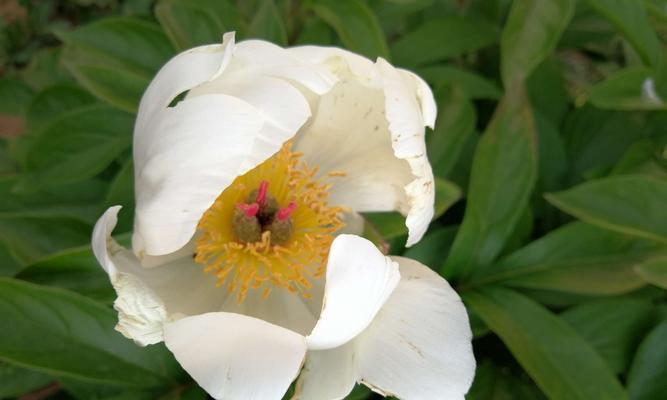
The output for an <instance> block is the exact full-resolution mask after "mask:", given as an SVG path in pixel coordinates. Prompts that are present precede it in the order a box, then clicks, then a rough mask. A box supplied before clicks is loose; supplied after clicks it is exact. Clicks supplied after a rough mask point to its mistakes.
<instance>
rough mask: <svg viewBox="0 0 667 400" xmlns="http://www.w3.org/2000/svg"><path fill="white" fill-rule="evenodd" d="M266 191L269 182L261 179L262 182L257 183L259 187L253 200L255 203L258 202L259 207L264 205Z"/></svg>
mask: <svg viewBox="0 0 667 400" xmlns="http://www.w3.org/2000/svg"><path fill="white" fill-rule="evenodd" d="M268 191H269V182H268V181H262V183H260V184H259V189H257V197H256V198H255V201H256V202H257V204H259V206H260V207H264V206H265V205H266V193H267V192H268Z"/></svg>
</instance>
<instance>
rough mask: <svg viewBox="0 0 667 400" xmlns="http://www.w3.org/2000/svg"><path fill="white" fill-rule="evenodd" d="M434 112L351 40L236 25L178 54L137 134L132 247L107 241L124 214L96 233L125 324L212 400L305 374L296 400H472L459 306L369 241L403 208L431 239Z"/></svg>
mask: <svg viewBox="0 0 667 400" xmlns="http://www.w3.org/2000/svg"><path fill="white" fill-rule="evenodd" d="M185 92H187V95H186V96H185V97H183V99H182V100H181V101H177V100H178V99H180V98H181V97H179V95H181V94H183V93H185ZM435 113H436V109H435V104H434V101H433V96H432V94H431V91H430V89H429V88H428V86H427V85H426V84H425V83H424V82H423V81H422V80H421V79H420V78H419V77H417V76H416V75H414V74H412V73H410V72H407V71H403V70H399V69H395V68H394V67H392V66H391V65H389V64H388V63H387V62H386V61H384V60H382V59H379V60H378V61H377V62H376V63H373V62H371V61H369V60H368V59H365V58H363V57H360V56H358V55H355V54H353V53H350V52H347V51H344V50H340V49H336V48H324V47H313V46H306V47H297V48H291V49H283V48H280V47H277V46H275V45H273V44H270V43H267V42H264V41H257V40H251V41H245V42H242V43H238V44H235V43H234V36H233V34H226V35H225V36H224V41H223V44H222V45H210V46H203V47H198V48H195V49H192V50H189V51H186V52H184V53H181V54H179V55H177V56H176V57H174V58H173V59H172V60H171V61H169V62H168V63H167V64H166V65H165V66H164V67H163V68H162V69H161V70H160V72H159V73H158V75H157V76H156V77H155V79H154V80H153V82H152V83H151V85H150V86H149V87H148V89H147V91H146V93H145V94H144V97H143V99H142V101H141V104H140V108H139V114H138V117H137V122H136V126H135V137H134V162H135V164H134V165H135V182H136V213H135V215H136V216H135V226H134V233H133V240H132V242H133V251H130V250H127V249H124V248H122V247H121V246H119V245H118V244H117V243H116V242H115V241H114V240H113V239H112V238H111V232H112V231H113V229H114V227H115V225H116V218H117V213H118V211H119V209H120V207H112V208H110V209H109V210H108V211H107V212H106V213H105V214H104V215H103V216H102V217H101V218H100V220H99V221H98V223H97V225H96V226H95V230H94V232H93V249H94V252H95V255H96V257H97V259H98V260H99V262H100V264H101V265H102V266H103V268H104V269H105V270H106V272H107V273H108V274H109V277H110V279H111V282H112V284H113V286H114V288H115V289H116V292H117V293H118V299H117V300H116V302H115V304H114V306H115V308H116V309H117V310H118V315H119V322H118V325H117V327H116V328H117V330H118V331H120V332H121V333H123V334H124V335H125V336H127V337H128V338H131V339H133V340H134V341H136V342H137V343H138V344H141V345H147V344H153V343H158V342H160V341H164V342H165V344H166V345H167V347H168V348H169V349H170V350H171V351H172V352H173V353H174V355H175V357H176V359H177V360H178V361H179V362H180V363H181V365H182V366H183V368H185V370H187V371H188V372H189V373H190V374H191V375H192V377H193V378H194V379H195V380H196V381H197V382H198V383H199V384H200V385H201V386H202V387H203V388H204V389H205V390H206V391H207V392H208V393H209V394H210V395H211V396H213V397H214V398H216V399H242V400H245V399H259V400H270V399H280V398H281V397H282V396H283V394H284V393H285V392H286V390H287V389H288V387H289V385H290V383H291V382H292V381H293V380H294V379H295V378H296V377H297V376H298V375H299V373H301V376H300V378H299V381H298V383H297V394H296V397H297V398H300V399H316V400H327V399H341V398H344V397H345V396H346V395H347V394H348V393H349V392H350V391H351V390H352V387H353V386H354V384H355V382H362V383H364V384H366V385H368V386H369V387H371V388H372V389H373V390H376V391H378V392H380V393H383V394H393V395H395V396H397V397H399V398H402V399H462V398H463V396H464V394H465V393H466V392H467V390H468V388H469V387H470V384H471V381H472V378H473V375H474V369H475V360H474V358H473V354H472V348H471V332H470V327H469V323H468V317H467V314H466V311H465V308H464V306H463V304H462V303H461V300H460V298H459V297H458V295H457V294H456V293H455V292H454V291H453V290H452V289H451V287H450V286H449V285H448V284H447V282H446V281H445V280H444V279H442V278H441V277H439V276H438V275H437V274H435V273H434V272H432V271H431V270H429V269H428V268H427V267H424V266H423V265H421V264H419V263H417V262H415V261H412V260H409V259H405V258H401V257H386V256H384V255H383V254H382V253H381V252H380V251H379V250H378V249H377V248H376V247H375V246H374V245H373V244H372V243H371V242H369V241H368V240H366V239H363V238H361V237H359V236H357V235H358V234H360V233H361V227H362V224H360V222H359V221H360V219H361V217H360V216H359V214H357V212H362V211H389V210H398V211H400V212H401V213H403V214H404V215H406V216H407V218H406V225H407V227H408V229H409V238H408V245H411V244H413V243H415V242H417V241H419V239H420V238H421V237H422V235H423V234H424V232H425V231H426V228H427V226H428V224H429V222H430V220H431V218H432V216H433V202H434V188H433V174H432V172H431V167H430V165H429V163H428V160H427V158H426V154H425V144H424V126H432V125H433V123H434V120H435ZM302 367H303V368H302Z"/></svg>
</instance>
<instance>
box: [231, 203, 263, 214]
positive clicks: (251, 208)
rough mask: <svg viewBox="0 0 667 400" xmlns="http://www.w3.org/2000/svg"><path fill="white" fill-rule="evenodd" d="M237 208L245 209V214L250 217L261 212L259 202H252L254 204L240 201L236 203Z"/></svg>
mask: <svg viewBox="0 0 667 400" xmlns="http://www.w3.org/2000/svg"><path fill="white" fill-rule="evenodd" d="M236 208H238V209H239V210H241V211H243V213H244V214H245V216H246V217H248V218H252V217H254V216H255V215H257V213H258V212H259V204H257V203H252V204H244V203H239V204H237V205H236Z"/></svg>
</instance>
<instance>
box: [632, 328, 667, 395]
mask: <svg viewBox="0 0 667 400" xmlns="http://www.w3.org/2000/svg"><path fill="white" fill-rule="evenodd" d="M665 392H667V321H664V322H662V323H661V324H660V325H658V326H657V327H655V328H654V329H653V330H652V331H651V333H649V335H648V336H646V338H645V339H644V340H643V341H642V343H641V345H640V346H639V349H637V353H636V354H635V359H634V361H633V362H632V367H631V368H630V373H629V374H628V393H629V394H630V398H631V399H632V400H654V399H659V398H662V397H663V396H664V394H665Z"/></svg>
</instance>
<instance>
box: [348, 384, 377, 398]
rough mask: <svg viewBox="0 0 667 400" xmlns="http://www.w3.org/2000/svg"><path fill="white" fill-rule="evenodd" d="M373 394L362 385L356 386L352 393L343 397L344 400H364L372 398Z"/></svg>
mask: <svg viewBox="0 0 667 400" xmlns="http://www.w3.org/2000/svg"><path fill="white" fill-rule="evenodd" d="M372 394H373V392H371V390H370V389H369V388H367V387H366V386H364V385H359V384H357V385H356V386H355V387H354V389H352V392H350V394H348V395H347V397H345V400H364V399H367V398H369V397H370V396H372Z"/></svg>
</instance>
